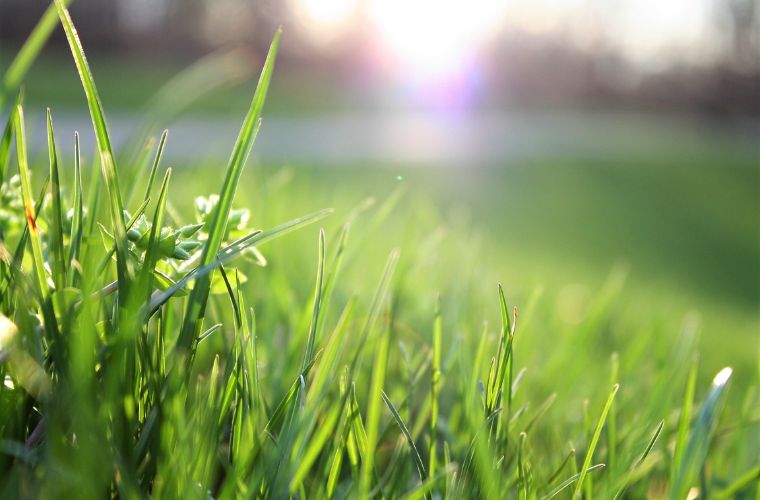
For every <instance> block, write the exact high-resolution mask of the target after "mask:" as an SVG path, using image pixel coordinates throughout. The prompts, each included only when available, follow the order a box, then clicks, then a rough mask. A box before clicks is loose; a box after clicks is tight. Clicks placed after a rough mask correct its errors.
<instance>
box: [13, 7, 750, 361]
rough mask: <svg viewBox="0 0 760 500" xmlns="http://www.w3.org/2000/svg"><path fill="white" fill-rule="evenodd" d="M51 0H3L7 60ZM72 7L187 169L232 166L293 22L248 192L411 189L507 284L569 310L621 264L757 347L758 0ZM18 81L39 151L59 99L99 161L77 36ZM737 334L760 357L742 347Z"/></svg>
mask: <svg viewBox="0 0 760 500" xmlns="http://www.w3.org/2000/svg"><path fill="white" fill-rule="evenodd" d="M47 5H48V3H47V2H44V1H37V0H0V13H1V15H0V40H1V41H2V47H1V48H2V52H0V68H5V67H7V65H8V63H9V61H10V60H11V58H12V57H13V55H14V54H15V51H16V50H17V48H18V47H19V46H20V44H21V43H22V42H23V40H24V39H25V37H26V36H27V35H28V34H29V32H30V31H31V29H32V28H33V26H34V24H35V23H36V21H37V20H38V19H39V17H40V15H41V13H42V12H43V11H44V9H45V8H46V7H47ZM71 12H72V16H73V18H74V22H75V24H76V25H77V26H78V29H79V32H80V35H81V38H82V41H83V44H84V46H85V50H86V51H87V52H88V55H89V58H90V63H91V67H92V69H93V72H94V74H95V78H96V81H97V83H98V86H99V89H100V93H101V98H102V101H103V104H104V106H105V108H106V110H107V113H108V119H109V124H110V126H111V129H112V133H113V135H114V136H115V137H116V143H117V144H119V145H120V146H121V147H122V148H123V149H124V150H125V151H127V150H129V148H130V144H131V145H133V146H134V144H141V143H142V141H143V140H144V139H145V137H147V136H149V135H155V134H157V133H160V131H161V130H162V129H163V128H169V129H170V131H171V132H170V138H169V141H168V143H167V148H166V158H167V159H168V162H169V164H171V165H172V166H176V167H183V168H178V171H179V174H180V175H183V174H182V172H185V174H184V175H187V176H188V177H187V178H188V179H189V180H190V181H192V175H191V174H189V173H188V172H196V171H198V169H201V170H204V171H209V170H211V171H214V170H213V169H218V170H219V171H220V172H221V169H222V168H223V167H224V164H225V163H224V162H225V160H226V158H227V155H228V152H229V150H230V148H231V146H232V144H233V142H234V138H235V136H236V133H237V129H238V127H239V123H240V121H241V119H242V116H243V115H244V113H245V110H246V109H247V106H248V102H249V100H250V96H251V94H252V90H253V88H254V85H255V81H256V75H257V74H258V71H259V69H260V67H261V64H262V58H263V55H264V54H265V51H266V49H267V47H268V44H269V42H270V40H271V37H272V35H273V33H274V32H275V30H276V29H277V27H278V26H282V27H283V32H284V34H283V38H282V46H281V51H280V56H279V58H278V62H277V68H276V70H275V78H274V81H273V84H272V87H271V89H270V94H269V98H268V101H267V105H266V109H265V113H264V116H265V118H264V125H263V128H262V132H261V134H260V137H259V138H258V139H257V143H256V145H255V147H254V154H253V157H254V161H255V162H256V163H257V165H258V170H254V171H253V173H249V174H247V175H249V177H247V179H249V182H251V183H257V182H259V181H260V180H261V179H262V178H266V177H267V176H276V175H278V172H281V171H282V168H283V167H287V168H288V169H289V170H288V171H289V172H293V173H295V174H296V175H294V176H293V177H294V178H296V179H300V181H299V182H301V183H302V184H303V185H304V186H305V187H304V188H303V189H300V190H298V191H297V192H298V193H300V195H301V197H299V199H298V200H294V203H293V207H298V208H301V207H311V208H321V206H325V205H332V206H337V207H341V206H343V207H344V208H346V210H348V208H350V206H352V204H356V203H358V202H359V201H360V200H361V199H363V197H364V196H377V197H380V198H382V197H383V196H385V195H387V193H388V192H392V191H393V190H394V189H398V188H399V187H402V188H403V189H404V191H405V193H406V196H407V197H408V198H411V199H416V198H423V197H424V198H430V199H432V200H434V205H433V206H434V207H435V208H434V209H432V210H434V211H436V212H437V214H436V216H437V217H439V219H440V220H442V221H443V222H444V224H448V225H449V226H450V227H451V228H454V229H452V230H453V231H455V234H454V237H456V234H457V233H456V228H463V227H467V228H475V229H476V230H477V238H475V237H474V236H473V235H472V234H469V233H468V234H467V235H466V237H467V238H473V241H474V240H475V239H477V241H478V242H479V246H478V248H479V250H478V254H477V260H476V262H474V263H473V265H474V266H481V267H483V268H487V269H490V270H493V272H492V273H490V274H489V276H493V278H492V281H493V282H494V283H495V282H496V281H497V280H502V281H504V282H505V283H507V284H508V286H511V287H512V288H513V290H515V293H517V294H518V296H519V295H520V294H523V295H525V296H527V295H528V294H529V291H530V290H532V289H533V288H534V287H536V286H542V287H544V288H545V289H548V290H549V293H550V295H551V296H552V297H556V304H557V310H558V311H559V312H560V314H561V315H563V317H565V318H566V319H567V321H569V322H573V321H580V320H579V319H578V311H583V310H584V307H586V305H587V304H588V302H589V300H590V298H589V297H591V296H593V294H594V290H597V289H598V288H599V287H602V286H604V285H603V283H609V279H610V278H609V277H610V276H613V277H614V276H619V275H620V270H621V269H627V270H628V271H629V276H630V277H629V280H628V282H627V283H628V284H627V285H626V292H625V295H624V297H625V299H626V301H627V302H624V303H627V304H630V307H629V308H628V309H629V310H628V313H629V314H630V315H631V316H632V317H634V318H636V317H640V316H641V315H642V314H644V311H645V310H646V311H647V314H650V313H654V314H660V315H663V316H667V315H670V314H671V313H672V314H673V315H674V316H678V317H679V318H680V317H682V316H683V314H685V313H686V312H688V311H690V310H691V309H693V308H696V309H698V310H700V311H702V314H703V316H704V317H705V325H706V326H705V328H704V329H705V331H706V332H707V333H706V335H705V336H706V337H707V338H708V339H712V340H711V344H710V346H713V347H715V348H716V349H717V350H718V351H720V350H721V349H722V350H724V351H725V352H726V353H727V354H726V356H745V358H744V359H743V361H746V362H747V365H750V364H751V363H753V362H754V360H756V357H757V352H758V349H757V347H758V342H757V339H758V335H757V332H758V331H759V329H760V317H759V315H760V312H759V310H760V205H759V204H760V149H759V148H760V146H759V145H760V5H759V4H758V2H757V1H755V0H667V1H655V0H617V1H615V2H610V1H608V0H470V1H467V2H463V1H450V0H287V1H286V0H281V1H275V0H263V1H250V0H249V1H244V0H183V1H178V0H75V1H74V2H73V3H72V4H71ZM25 91H26V100H27V103H28V105H29V107H30V108H31V109H30V113H32V114H33V115H34V116H36V117H37V118H36V119H33V120H32V123H33V124H34V128H35V131H34V134H33V137H34V138H35V139H34V140H33V142H34V143H36V145H37V148H36V149H35V150H34V151H36V154H37V155H38V156H39V157H40V158H42V157H43V156H44V154H45V152H44V149H43V148H44V146H45V132H44V127H43V121H42V120H43V110H44V108H45V106H50V107H51V108H52V109H53V116H54V119H55V120H56V128H57V131H58V134H59V137H70V136H71V133H73V130H75V129H76V130H80V131H82V132H83V134H84V136H83V144H84V146H83V148H84V151H94V140H93V139H92V135H91V133H89V129H90V126H89V117H88V115H87V114H86V108H85V101H84V98H83V95H82V92H81V89H80V84H79V81H78V78H77V75H76V71H75V68H74V65H73V64H72V62H71V59H70V55H69V54H68V49H67V47H66V44H65V39H64V37H63V33H62V32H61V31H60V29H59V30H58V31H57V32H55V33H54V35H53V37H52V38H51V40H50V41H49V43H48V45H47V47H46V49H45V51H44V52H43V55H42V57H41V58H40V59H39V60H38V61H37V62H36V63H35V65H34V67H33V68H32V70H31V72H30V74H29V76H28V77H27V79H26V83H25ZM88 133H89V134H90V135H87V134H88ZM61 142H65V141H61ZM59 148H60V149H61V150H62V151H64V154H68V153H67V152H70V151H71V146H70V144H65V143H63V144H60V145H59ZM133 149H134V147H133ZM138 149H139V148H138ZM220 175H221V174H220ZM195 181H196V183H197V185H198V187H199V189H201V190H203V186H202V184H203V183H202V182H199V181H198V178H197V177H196V178H195ZM206 189H207V190H208V189H209V188H206ZM283 193H284V194H283V195H285V196H287V193H288V190H287V189H286V190H284V191H283ZM194 194H201V193H200V192H199V193H195V192H194ZM262 210H266V208H265V207H262ZM405 215H406V218H405V220H404V223H405V224H407V225H409V224H413V223H414V221H415V220H417V219H420V220H423V219H424V217H423V216H420V214H419V213H418V212H406V214H405ZM420 227H421V228H422V230H426V229H425V228H426V226H424V225H421V226H420ZM460 234H461V233H460ZM388 239H389V240H393V238H388ZM385 244H387V245H388V247H389V248H390V246H393V245H395V244H397V242H395V241H381V242H380V245H381V246H382V245H385ZM473 244H474V243H473ZM378 254H382V255H386V254H387V252H386V251H383V252H378ZM615 279H617V278H615ZM491 284H492V283H491V282H489V283H488V285H489V286H490V285H491ZM726 335H728V337H726ZM725 338H730V339H731V340H732V341H735V342H739V343H743V342H744V341H747V342H748V343H749V344H750V345H752V344H754V346H755V348H753V349H747V350H745V351H743V352H742V353H741V354H737V353H738V351H737V350H736V349H735V348H734V349H733V350H731V352H730V353H729V347H727V346H726V345H725V342H723V340H724V339H725ZM726 361H730V360H720V361H716V362H715V364H716V366H718V365H720V366H722V364H724V363H725V362H726Z"/></svg>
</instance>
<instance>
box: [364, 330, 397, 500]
mask: <svg viewBox="0 0 760 500" xmlns="http://www.w3.org/2000/svg"><path fill="white" fill-rule="evenodd" d="M390 335H391V332H390V325H387V326H386V328H385V329H384V331H383V332H382V333H381V334H380V337H379V339H378V344H377V347H376V348H375V358H374V361H373V363H372V378H371V381H370V386H369V393H368V394H367V422H366V429H367V449H366V452H365V454H364V456H363V460H362V467H361V475H360V478H359V495H360V496H361V497H363V498H367V496H368V495H369V492H370V489H371V487H372V480H373V478H374V477H375V454H376V453H377V444H378V440H379V437H380V435H379V430H380V409H381V401H382V390H383V385H384V384H385V370H386V368H387V365H388V350H389V346H390Z"/></svg>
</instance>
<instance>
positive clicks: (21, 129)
mask: <svg viewBox="0 0 760 500" xmlns="http://www.w3.org/2000/svg"><path fill="white" fill-rule="evenodd" d="M14 128H15V130H16V156H17V159H18V171H19V176H20V177H21V198H22V199H23V202H24V211H25V213H26V225H27V228H28V230H29V241H30V243H31V245H32V260H33V263H34V274H35V277H36V279H37V282H36V284H37V289H38V291H39V293H40V295H41V296H42V297H47V296H48V295H49V293H50V290H49V287H48V282H47V276H46V275H45V259H44V258H43V256H42V243H41V241H40V233H39V230H38V228H37V213H36V212H35V210H36V209H35V206H34V199H33V198H32V184H31V175H30V172H29V163H28V161H27V153H26V131H25V126H24V108H23V107H22V106H21V104H19V105H18V106H16V116H15V125H14ZM38 208H39V206H38V207H37V209H38Z"/></svg>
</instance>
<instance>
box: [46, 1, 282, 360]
mask: <svg viewBox="0 0 760 500" xmlns="http://www.w3.org/2000/svg"><path fill="white" fill-rule="evenodd" d="M59 1H60V0H59ZM281 32H282V31H281V30H280V29H278V30H277V32H276V33H275V35H274V39H273V40H272V44H271V45H270V47H269V53H268V54H267V58H266V60H265V61H264V68H263V69H262V71H261V77H260V78H259V83H258V85H257V86H256V91H255V92H254V95H253V99H252V100H251V106H250V108H249V110H248V114H247V115H246V117H245V120H244V121H243V126H242V128H241V129H240V134H239V135H238V138H237V141H236V142H235V147H234V148H233V150H232V155H231V156H230V160H229V163H228V165H227V173H226V175H225V178H224V183H223V184H222V189H221V192H220V193H219V202H218V203H217V205H216V208H215V209H214V214H213V216H212V219H211V223H210V224H209V227H208V228H207V231H208V240H207V241H206V244H205V245H204V246H203V252H202V253H201V258H200V266H201V267H205V266H208V265H210V264H211V263H212V262H213V261H214V260H215V259H216V257H217V253H218V252H219V248H220V246H221V244H222V239H223V238H224V234H225V232H226V229H227V218H228V216H229V213H230V209H231V208H232V199H233V198H234V196H235V191H236V190H237V185H238V182H239V180H240V174H241V173H242V171H243V167H244V166H245V163H246V160H247V159H248V155H249V154H250V152H251V148H252V147H253V141H254V140H255V138H256V135H257V133H258V130H259V127H260V125H261V123H260V117H261V110H262V108H263V107H264V100H265V99H266V94H267V90H268V88H269V82H270V80H271V78H272V71H273V70H274V60H275V57H276V54H277V47H278V46H279V42H280V34H281ZM210 287H211V277H210V276H209V275H203V276H199V277H198V280H197V281H196V283H195V287H194V288H193V292H192V293H191V294H190V298H189V300H188V303H187V308H186V309H185V317H184V321H183V323H182V329H181V331H180V334H179V338H178V339H177V345H176V349H178V350H179V351H180V352H181V351H187V350H188V349H190V347H191V343H192V342H193V339H194V338H195V337H196V336H197V333H198V329H199V327H200V325H201V322H202V320H203V316H204V315H205V310H206V301H207V300H208V294H209V290H210Z"/></svg>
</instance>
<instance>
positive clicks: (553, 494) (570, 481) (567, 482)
mask: <svg viewBox="0 0 760 500" xmlns="http://www.w3.org/2000/svg"><path fill="white" fill-rule="evenodd" d="M603 468H604V464H596V465H594V466H593V467H589V468H588V469H584V470H583V471H582V472H579V473H578V474H575V475H573V476H570V477H569V478H567V479H565V480H564V481H562V482H561V483H560V484H559V486H557V487H556V488H554V489H553V490H552V491H550V492H549V494H548V495H546V496H545V497H543V499H542V500H549V499H550V498H554V497H556V496H557V495H559V494H560V493H562V492H563V491H565V489H566V488H568V487H570V486H571V485H572V484H573V483H575V482H576V481H578V480H579V479H580V478H581V476H585V475H587V474H590V473H592V472H595V471H598V470H600V469H603ZM577 490H578V488H577V485H576V491H577Z"/></svg>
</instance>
